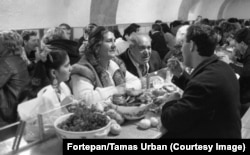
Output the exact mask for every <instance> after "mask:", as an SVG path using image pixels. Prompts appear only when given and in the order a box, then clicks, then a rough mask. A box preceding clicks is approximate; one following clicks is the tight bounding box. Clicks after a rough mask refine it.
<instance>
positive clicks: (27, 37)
mask: <svg viewBox="0 0 250 155" xmlns="http://www.w3.org/2000/svg"><path fill="white" fill-rule="evenodd" d="M21 35H22V37H23V40H25V41H29V40H30V37H31V36H36V35H37V33H36V32H35V31H28V30H25V31H23V32H22V34H21Z"/></svg>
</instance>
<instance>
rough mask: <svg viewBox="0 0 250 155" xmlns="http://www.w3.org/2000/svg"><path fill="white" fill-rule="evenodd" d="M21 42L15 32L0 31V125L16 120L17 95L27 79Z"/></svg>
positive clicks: (27, 74)
mask: <svg viewBox="0 0 250 155" xmlns="http://www.w3.org/2000/svg"><path fill="white" fill-rule="evenodd" d="M22 43H23V40H22V37H21V36H20V35H19V34H18V33H17V32H15V31H0V127H1V126H4V125H6V124H8V123H11V122H15V121H16V120H17V105H18V103H19V102H18V97H19V95H20V92H21V89H23V88H24V86H25V85H26V84H27V83H28V80H29V73H28V70H27V65H26V63H25V61H24V60H23V59H22V58H21V55H22V53H23V52H22Z"/></svg>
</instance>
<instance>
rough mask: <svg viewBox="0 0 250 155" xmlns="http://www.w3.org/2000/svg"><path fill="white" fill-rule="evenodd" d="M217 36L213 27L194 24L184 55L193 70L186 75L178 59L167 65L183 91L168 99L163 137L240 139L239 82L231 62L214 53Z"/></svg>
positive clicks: (188, 65)
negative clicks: (226, 61) (228, 63)
mask: <svg viewBox="0 0 250 155" xmlns="http://www.w3.org/2000/svg"><path fill="white" fill-rule="evenodd" d="M215 37H216V36H215V35H214V32H213V30H212V28H211V27H210V26H207V25H191V26H190V27H189V28H188V29H187V33H186V35H185V39H184V43H183V45H182V54H183V58H184V62H183V63H184V65H185V66H186V67H190V68H194V70H193V72H192V73H191V75H187V74H185V72H184V70H183V69H182V68H181V67H180V62H178V61H175V63H173V62H170V64H168V65H169V67H170V70H171V71H172V73H173V74H174V75H175V76H174V77H175V79H174V81H173V82H174V83H175V84H177V85H178V86H179V87H180V88H182V89H183V91H184V92H183V95H182V97H179V98H178V96H176V95H175V94H173V95H169V96H168V97H167V98H166V100H165V104H164V105H163V108H162V113H161V122H162V125H163V127H164V128H165V129H166V131H167V132H166V134H165V135H164V136H163V138H196V139H197V138H241V118H240V94H239V92H240V91H239V90H240V88H239V83H238V81H237V79H236V76H235V74H234V72H233V71H232V69H231V68H230V67H229V65H227V64H225V63H223V62H221V61H220V60H219V59H218V57H216V56H215V55H214V50H215V47H216V38H215ZM172 63H173V64H172ZM177 82H178V83H177Z"/></svg>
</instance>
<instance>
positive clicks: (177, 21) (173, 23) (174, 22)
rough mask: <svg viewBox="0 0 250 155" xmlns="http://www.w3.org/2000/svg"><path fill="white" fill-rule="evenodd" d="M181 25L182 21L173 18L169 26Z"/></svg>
mask: <svg viewBox="0 0 250 155" xmlns="http://www.w3.org/2000/svg"><path fill="white" fill-rule="evenodd" d="M181 25H182V22H181V21H180V20H175V21H173V22H172V23H170V28H173V27H176V26H181Z"/></svg>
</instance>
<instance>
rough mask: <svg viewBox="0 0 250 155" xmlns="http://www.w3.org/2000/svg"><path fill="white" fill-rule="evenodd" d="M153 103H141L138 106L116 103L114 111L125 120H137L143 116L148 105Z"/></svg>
mask: <svg viewBox="0 0 250 155" xmlns="http://www.w3.org/2000/svg"><path fill="white" fill-rule="evenodd" d="M152 104H153V103H148V104H141V105H140V106H119V105H116V111H117V112H119V113H120V114H121V115H122V116H123V117H124V118H125V119H126V120H137V119H141V118H144V117H145V115H146V113H147V111H148V110H149V108H150V106H151V105H152Z"/></svg>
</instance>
